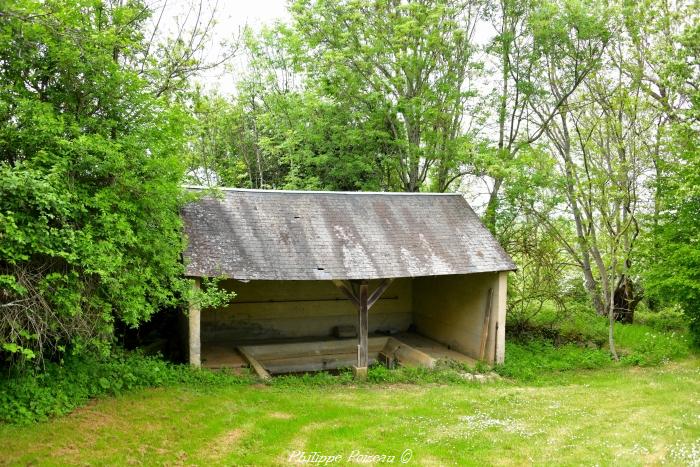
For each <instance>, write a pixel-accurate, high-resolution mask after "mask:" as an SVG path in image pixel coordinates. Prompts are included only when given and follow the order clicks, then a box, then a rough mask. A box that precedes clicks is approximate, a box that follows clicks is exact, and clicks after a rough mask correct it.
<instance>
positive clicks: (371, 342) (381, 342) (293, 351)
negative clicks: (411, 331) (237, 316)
mask: <svg viewBox="0 0 700 467" xmlns="http://www.w3.org/2000/svg"><path fill="white" fill-rule="evenodd" d="M387 339H388V338H387V337H385V336H380V337H370V338H369V339H368V348H369V350H370V351H371V352H379V351H380V350H381V349H382V348H383V347H384V346H385V345H386V341H387ZM356 344H357V340H356V339H339V340H329V341H315V342H314V341H310V342H288V343H283V344H262V345H246V346H245V350H246V352H248V353H249V354H250V355H251V356H253V357H254V358H255V359H257V360H258V361H260V362H267V361H268V360H273V359H278V358H297V357H309V356H314V355H316V356H318V355H332V354H340V353H344V352H347V353H352V354H354V353H356V352H357V350H356V349H357V346H356Z"/></svg>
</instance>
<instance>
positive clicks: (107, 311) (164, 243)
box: [0, 0, 187, 362]
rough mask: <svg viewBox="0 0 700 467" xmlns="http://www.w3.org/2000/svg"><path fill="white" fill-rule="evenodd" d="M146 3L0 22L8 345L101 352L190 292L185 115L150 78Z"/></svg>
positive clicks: (21, 0)
mask: <svg viewBox="0 0 700 467" xmlns="http://www.w3.org/2000/svg"><path fill="white" fill-rule="evenodd" d="M148 15H149V10H148V8H146V7H145V5H143V4H142V3H141V2H138V1H134V2H122V3H115V2H106V3H102V2H94V1H92V0H79V1H74V2H58V1H48V2H40V1H35V0H11V1H6V2H4V3H3V15H2V21H1V22H0V63H2V65H1V66H0V303H2V306H3V314H2V317H1V318H0V344H2V347H1V348H2V352H0V354H1V355H2V356H3V357H7V358H9V359H11V360H15V361H17V360H19V361H22V360H29V359H32V358H34V357H36V358H34V360H35V361H37V362H38V361H39V360H40V359H41V358H42V357H44V356H52V355H57V354H60V353H62V352H63V351H64V350H65V349H66V348H67V346H73V348H74V349H76V350H78V349H80V348H85V347H91V348H102V349H103V350H104V349H105V348H106V347H105V346H106V344H107V343H108V341H109V338H110V336H111V332H112V324H113V322H114V320H121V321H123V322H125V323H126V324H128V325H130V326H136V325H138V323H140V322H142V321H143V320H146V319H148V318H149V317H150V316H151V315H152V314H153V313H154V312H155V311H156V310H157V309H159V308H160V307H163V306H166V305H174V304H176V303H178V302H179V300H180V299H181V297H182V291H183V290H184V289H185V288H186V287H187V283H186V281H184V280H183V279H182V273H183V267H182V264H181V261H180V255H181V252H182V249H183V239H182V237H181V234H180V229H181V222H180V219H179V215H178V211H179V208H180V206H181V205H182V203H183V202H184V201H185V200H186V199H185V197H184V195H183V193H182V190H181V188H180V186H179V185H180V182H181V180H182V175H183V170H184V168H183V165H182V163H181V157H180V156H181V153H182V150H183V144H184V138H183V127H184V125H185V124H186V122H187V116H186V115H185V114H184V113H183V112H182V111H181V109H180V107H179V106H177V105H174V104H173V103H172V102H170V101H168V99H166V97H165V96H160V97H156V95H155V94H154V93H153V92H152V88H153V85H154V83H153V82H151V81H148V80H147V79H146V77H145V76H144V75H143V74H141V70H142V68H141V66H140V63H139V60H140V57H141V55H140V53H141V51H142V50H143V49H144V48H145V43H144V37H143V34H142V33H141V30H142V28H143V27H144V24H145V21H146V20H147V19H148Z"/></svg>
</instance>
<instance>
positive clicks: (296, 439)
mask: <svg viewBox="0 0 700 467" xmlns="http://www.w3.org/2000/svg"><path fill="white" fill-rule="evenodd" d="M409 449H410V450H411V451H410V453H411V454H412V457H411V458H410V461H409V463H410V464H413V465H447V464H460V465H464V464H485V463H486V464H527V463H536V464H557V465H560V464H589V465H592V464H601V465H606V464H607V465H611V464H615V465H641V464H663V463H666V464H672V465H699V464H700V360H699V359H698V358H697V357H693V358H689V359H684V360H682V361H679V362H673V363H668V364H666V365H662V366H658V367H653V368H639V367H617V368H607V369H602V370H589V371H577V372H568V373H562V374H560V375H559V376H556V377H553V378H551V379H550V380H549V381H544V382H542V381H541V382H539V383H536V384H525V383H512V382H508V381H500V382H496V383H489V384H486V385H481V386H480V385H478V384H477V383H474V384H471V383H470V384H466V385H460V384H454V385H384V386H379V385H361V386H347V385H346V386H342V385H331V386H322V387H312V386H308V385H302V384H299V385H290V386H278V385H273V386H264V385H239V386H230V387H222V386H218V387H204V388H202V387H195V388H192V387H184V386H177V387H171V388H166V389H147V390H138V391H134V392H130V393H128V394H126V395H123V396H119V397H116V398H111V397H108V398H102V399H99V400H97V401H95V402H93V403H92V404H90V405H88V406H87V407H84V408H82V409H79V410H76V411H75V412H73V413H72V414H70V415H68V416H65V417H60V418H57V419H54V420H51V421H49V422H43V423H38V424H34V425H28V426H9V425H3V426H0V463H7V464H35V463H39V464H85V463H90V464H137V465H138V464H147V465H152V464H159V465H162V464H186V465H190V464H198V465H211V464H228V465H231V464H254V465H276V464H285V463H288V462H289V461H290V460H292V461H293V460H301V459H300V457H299V456H300V454H299V453H298V452H297V453H296V454H295V451H303V452H304V453H305V455H306V456H307V457H306V459H309V457H308V456H312V453H313V452H314V451H316V452H318V453H319V455H324V456H335V455H340V456H342V459H340V460H339V462H338V463H340V464H346V463H348V460H349V457H350V456H352V455H353V451H355V456H354V458H353V459H354V460H356V461H370V462H371V461H372V459H371V458H368V457H359V456H358V455H357V453H359V454H360V455H364V456H369V455H387V456H392V455H393V456H396V459H395V460H394V464H400V456H401V454H402V453H404V452H405V451H406V450H409ZM405 455H406V456H408V453H407V454H405ZM290 456H291V457H290ZM295 456H296V457H295ZM404 459H406V457H405V458H404ZM317 460H318V458H317ZM374 460H375V461H376V460H380V459H378V458H375V459H374ZM386 460H387V461H390V460H391V458H387V459H386Z"/></svg>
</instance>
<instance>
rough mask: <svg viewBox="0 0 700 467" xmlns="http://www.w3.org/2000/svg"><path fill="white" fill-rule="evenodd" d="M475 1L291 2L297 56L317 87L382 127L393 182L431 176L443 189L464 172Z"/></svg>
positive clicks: (411, 187) (370, 130) (408, 184)
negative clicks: (465, 115) (466, 112)
mask: <svg viewBox="0 0 700 467" xmlns="http://www.w3.org/2000/svg"><path fill="white" fill-rule="evenodd" d="M482 6H483V4H482V3H481V2H477V1H461V0H441V1H438V2H429V1H423V0H413V1H408V2H394V1H388V0H376V1H373V2H370V3H367V2H361V1H354V0H353V1H336V0H333V1H327V0H321V1H310V0H299V1H297V2H295V3H294V4H292V7H291V10H292V14H293V16H294V24H293V28H294V30H295V32H296V33H297V34H298V41H299V42H300V43H301V44H303V45H302V47H300V49H299V52H300V56H299V60H303V61H304V63H305V67H306V73H307V77H308V79H309V80H310V81H311V82H312V83H313V85H312V86H314V87H316V88H317V89H318V94H319V96H322V97H325V98H327V99H329V100H330V101H331V102H334V103H337V104H338V105H339V106H341V107H342V108H344V109H347V110H346V112H347V113H348V114H349V115H352V124H353V127H355V128H357V129H358V130H360V131H362V132H364V133H365V134H375V135H378V137H379V139H380V140H381V141H382V143H383V145H382V147H381V148H380V149H381V153H380V154H376V157H378V158H381V159H383V160H384V161H385V162H386V163H387V164H388V165H389V167H390V169H391V171H392V172H393V174H395V178H396V179H397V182H398V183H397V187H396V188H398V189H401V190H404V191H419V190H420V189H421V188H423V187H424V184H425V182H426V180H427V179H428V178H429V177H430V178H431V180H432V181H433V182H434V184H435V187H434V188H435V189H436V190H438V191H445V190H447V189H448V188H449V187H450V186H451V184H452V183H453V182H454V181H455V180H458V179H459V178H460V176H461V174H462V171H463V163H464V162H465V161H464V160H463V159H464V156H465V154H464V153H463V152H462V149H463V145H462V138H463V137H464V131H463V128H462V127H463V119H464V111H465V103H466V102H467V100H468V99H469V98H470V97H471V96H472V95H473V92H472V91H471V90H470V89H469V78H470V76H471V74H472V73H473V70H474V67H475V66H476V64H475V63H474V60H473V51H474V47H473V45H472V43H471V36H472V34H473V31H474V27H475V24H476V18H477V14H478V12H479V10H480V9H481V8H482Z"/></svg>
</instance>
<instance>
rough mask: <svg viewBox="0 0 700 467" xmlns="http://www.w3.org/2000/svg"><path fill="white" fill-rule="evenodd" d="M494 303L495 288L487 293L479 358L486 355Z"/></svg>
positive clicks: (481, 358)
mask: <svg viewBox="0 0 700 467" xmlns="http://www.w3.org/2000/svg"><path fill="white" fill-rule="evenodd" d="M492 304H493V288H490V289H489V291H488V293H487V295H486V310H485V311H484V325H483V327H482V328H481V345H480V346H479V360H484V357H486V342H487V340H488V337H489V325H490V324H491V308H492Z"/></svg>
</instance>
